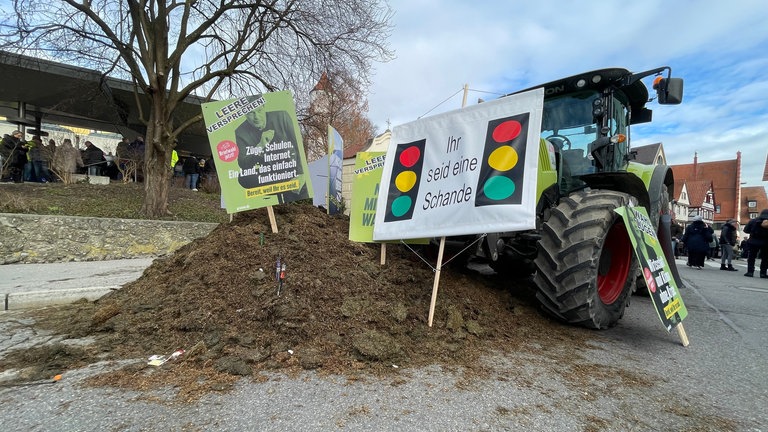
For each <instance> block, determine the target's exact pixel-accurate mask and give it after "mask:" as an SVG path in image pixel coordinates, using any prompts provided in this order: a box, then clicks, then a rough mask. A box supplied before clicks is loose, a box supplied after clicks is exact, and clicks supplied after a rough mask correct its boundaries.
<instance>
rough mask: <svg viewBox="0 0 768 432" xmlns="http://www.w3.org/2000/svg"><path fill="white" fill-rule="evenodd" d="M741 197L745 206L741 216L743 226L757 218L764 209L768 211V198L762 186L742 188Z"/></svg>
mask: <svg viewBox="0 0 768 432" xmlns="http://www.w3.org/2000/svg"><path fill="white" fill-rule="evenodd" d="M741 196H742V197H743V199H744V204H745V205H744V206H743V207H742V209H741V210H742V211H741V214H740V216H739V220H740V221H743V223H742V225H744V224H746V223H747V221H749V220H750V219H754V218H756V217H757V216H758V215H759V214H760V212H761V211H762V210H763V209H768V196H766V193H765V188H764V187H762V186H745V187H743V188H741Z"/></svg>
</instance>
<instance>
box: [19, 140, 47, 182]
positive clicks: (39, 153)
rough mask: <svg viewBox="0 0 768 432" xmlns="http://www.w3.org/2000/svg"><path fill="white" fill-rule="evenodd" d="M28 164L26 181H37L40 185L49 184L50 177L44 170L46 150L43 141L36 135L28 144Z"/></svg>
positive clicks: (25, 171) (25, 168)
mask: <svg viewBox="0 0 768 432" xmlns="http://www.w3.org/2000/svg"><path fill="white" fill-rule="evenodd" d="M27 149H28V150H27V164H26V165H25V167H24V181H35V182H38V183H48V175H47V173H46V172H45V171H44V170H43V162H44V161H45V149H43V140H41V139H40V137H39V136H37V135H35V136H33V137H32V140H31V141H28V142H27Z"/></svg>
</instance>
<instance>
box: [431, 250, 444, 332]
mask: <svg viewBox="0 0 768 432" xmlns="http://www.w3.org/2000/svg"><path fill="white" fill-rule="evenodd" d="M443 250H445V237H440V249H439V251H438V252H437V266H436V267H435V268H436V269H437V270H436V271H435V282H434V283H433V284H432V301H430V303H429V322H428V324H429V326H430V327H432V318H433V317H434V316H435V303H437V287H438V285H439V284H440V270H441V268H442V267H443Z"/></svg>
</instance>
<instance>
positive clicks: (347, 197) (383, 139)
mask: <svg viewBox="0 0 768 432" xmlns="http://www.w3.org/2000/svg"><path fill="white" fill-rule="evenodd" d="M391 137H392V131H390V130H389V129H387V130H386V131H384V133H382V134H380V135H377V136H376V137H374V138H371V139H369V140H368V141H366V142H364V143H360V144H351V145H349V146H347V147H346V148H345V149H344V162H343V171H342V177H341V178H342V180H343V183H342V187H341V195H342V197H343V198H344V201H345V202H347V203H351V202H352V181H353V180H354V178H355V176H354V173H355V159H356V158H357V153H358V152H361V151H365V152H385V153H386V151H387V148H388V147H389V140H390V138H391ZM350 207H351V206H350V205H348V206H347V210H346V213H347V214H349V209H350Z"/></svg>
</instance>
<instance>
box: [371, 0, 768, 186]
mask: <svg viewBox="0 0 768 432" xmlns="http://www.w3.org/2000/svg"><path fill="white" fill-rule="evenodd" d="M389 4H390V7H391V8H392V9H393V11H394V14H395V15H394V18H393V24H394V29H393V32H392V36H391V38H390V39H389V42H390V48H391V49H392V50H393V51H394V52H395V56H396V58H395V59H394V60H391V61H389V62H387V63H377V64H375V65H374V76H373V84H372V86H371V87H370V92H369V94H368V103H369V112H368V114H369V117H370V119H371V120H372V121H373V123H374V125H375V126H376V127H377V129H378V130H379V132H383V131H384V130H386V129H387V127H388V124H389V125H391V127H394V126H397V125H399V124H403V123H406V122H410V121H413V120H416V119H417V118H419V117H423V116H425V115H427V116H429V115H434V114H438V113H441V112H445V111H450V110H454V109H457V108H460V107H461V103H462V97H463V87H464V85H465V84H467V85H468V86H469V88H470V91H469V94H468V98H467V104H468V105H470V104H475V103H477V100H478V98H483V99H485V100H492V99H495V98H497V97H498V96H499V95H501V94H507V93H510V92H513V91H517V90H522V89H525V88H529V87H532V86H535V85H538V84H543V83H546V82H549V81H553V80H556V79H558V78H563V77H567V76H571V75H576V74H579V73H581V72H587V71H591V70H595V69H603V68H610V67H620V68H624V69H628V70H630V71H633V72H641V71H645V70H649V69H654V68H657V67H661V66H669V67H671V68H672V76H673V77H679V78H683V79H684V82H685V84H684V97H683V103H682V104H681V105H658V104H657V103H655V102H652V103H651V104H650V105H649V108H651V109H652V110H653V122H652V123H651V124H644V125H638V126H635V127H633V129H632V135H631V139H632V142H631V145H632V146H642V145H647V144H653V143H658V142H661V143H662V144H663V147H664V152H665V154H666V157H667V163H668V164H670V165H676V164H687V163H693V158H694V154H698V160H699V162H712V161H720V160H733V159H736V152H739V151H740V152H741V157H742V182H745V183H746V184H745V185H744V186H761V185H762V186H766V185H768V182H763V181H762V176H763V169H764V167H765V162H766V156H768V3H766V2H765V0H731V1H722V0H716V1H713V0H697V1H692V0H677V1H661V0H643V1H636V2H628V1H613V0H591V1H589V0H573V1H568V2H565V1H560V0H539V1H533V2H531V1H522V0H506V1H495V0H494V1H483V0H480V1H466V0H390V3H389ZM388 122H389V123H388Z"/></svg>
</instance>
